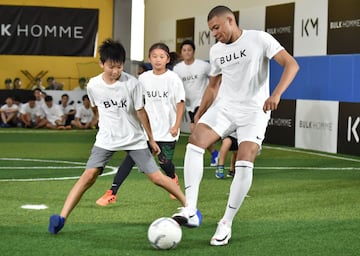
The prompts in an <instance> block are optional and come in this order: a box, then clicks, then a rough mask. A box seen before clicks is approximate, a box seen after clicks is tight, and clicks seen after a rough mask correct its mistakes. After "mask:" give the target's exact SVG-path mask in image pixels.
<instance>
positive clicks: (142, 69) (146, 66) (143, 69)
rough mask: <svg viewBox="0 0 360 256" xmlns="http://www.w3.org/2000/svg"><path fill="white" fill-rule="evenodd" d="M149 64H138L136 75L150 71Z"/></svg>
mask: <svg viewBox="0 0 360 256" xmlns="http://www.w3.org/2000/svg"><path fill="white" fill-rule="evenodd" d="M151 69H152V67H151V64H150V63H145V62H140V63H139V64H138V71H137V75H138V76H140V75H141V74H142V73H144V72H146V71H149V70H151Z"/></svg>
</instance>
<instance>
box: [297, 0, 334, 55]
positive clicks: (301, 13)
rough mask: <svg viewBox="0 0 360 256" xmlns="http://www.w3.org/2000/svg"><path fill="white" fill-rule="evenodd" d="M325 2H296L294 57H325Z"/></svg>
mask: <svg viewBox="0 0 360 256" xmlns="http://www.w3.org/2000/svg"><path fill="white" fill-rule="evenodd" d="M327 6H328V5H327V0H316V1H313V0H302V1H298V2H296V8H295V27H294V55H295V56H310V55H312V56H317V55H326V47H327V45H326V40H327V25H326V24H327Z"/></svg>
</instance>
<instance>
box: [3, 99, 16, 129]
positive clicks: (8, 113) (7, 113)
mask: <svg viewBox="0 0 360 256" xmlns="http://www.w3.org/2000/svg"><path fill="white" fill-rule="evenodd" d="M18 111H19V107H18V105H16V104H14V101H13V98H12V97H7V98H6V100H5V104H4V105H2V106H1V108H0V114H1V124H0V126H1V127H3V128H8V127H17V125H18V123H19V122H18V121H19V120H18V118H17V113H18Z"/></svg>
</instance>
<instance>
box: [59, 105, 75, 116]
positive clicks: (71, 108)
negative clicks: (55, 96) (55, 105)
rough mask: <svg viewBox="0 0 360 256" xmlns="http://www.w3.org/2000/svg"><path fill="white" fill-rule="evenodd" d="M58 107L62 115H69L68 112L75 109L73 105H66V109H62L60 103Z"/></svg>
mask: <svg viewBox="0 0 360 256" xmlns="http://www.w3.org/2000/svg"><path fill="white" fill-rule="evenodd" d="M59 106H60V107H61V109H62V111H63V112H64V114H69V112H70V111H72V110H74V109H75V107H74V105H70V104H68V105H66V107H64V106H63V104H61V103H60V105H59Z"/></svg>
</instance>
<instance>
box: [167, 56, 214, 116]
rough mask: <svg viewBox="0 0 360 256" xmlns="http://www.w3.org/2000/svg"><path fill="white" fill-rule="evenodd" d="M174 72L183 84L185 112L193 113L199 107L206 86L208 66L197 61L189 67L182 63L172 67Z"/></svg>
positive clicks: (203, 62)
mask: <svg viewBox="0 0 360 256" xmlns="http://www.w3.org/2000/svg"><path fill="white" fill-rule="evenodd" d="M174 72H175V73H176V74H178V75H179V77H180V78H181V80H182V81H183V84H184V89H185V96H186V103H185V106H186V110H187V111H194V109H195V108H196V107H198V106H200V103H201V98H202V96H203V94H204V91H205V89H206V86H207V85H208V82H209V73H210V64H209V63H208V62H206V61H203V60H198V59H195V60H194V62H193V63H192V64H190V65H187V64H185V62H184V61H182V62H180V63H178V64H177V65H176V66H175V67H174Z"/></svg>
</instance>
